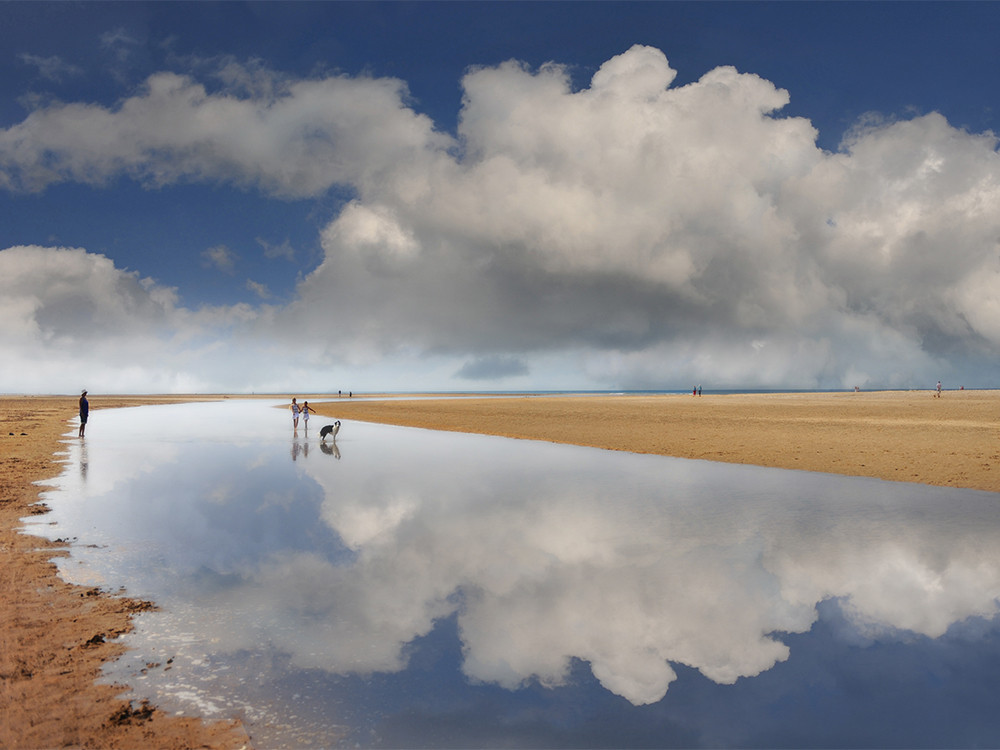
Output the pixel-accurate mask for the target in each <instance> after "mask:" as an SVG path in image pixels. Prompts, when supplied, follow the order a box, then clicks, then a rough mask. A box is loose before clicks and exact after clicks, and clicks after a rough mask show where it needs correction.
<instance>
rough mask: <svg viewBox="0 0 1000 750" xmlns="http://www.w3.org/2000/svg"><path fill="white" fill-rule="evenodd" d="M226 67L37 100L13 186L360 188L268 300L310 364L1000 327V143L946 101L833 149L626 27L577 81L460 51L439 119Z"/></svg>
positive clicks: (901, 351) (802, 365)
mask: <svg viewBox="0 0 1000 750" xmlns="http://www.w3.org/2000/svg"><path fill="white" fill-rule="evenodd" d="M226 73H227V79H226V80H227V82H228V85H227V86H224V87H222V88H221V89H219V90H214V91H213V90H209V89H208V88H206V87H205V85H203V84H202V83H199V82H197V81H195V80H193V79H191V78H190V77H186V76H181V75H177V74H173V73H161V74H157V75H155V76H153V77H151V78H150V79H149V80H148V82H147V85H146V88H145V89H144V90H143V91H142V92H140V93H138V94H137V95H135V96H133V97H131V98H130V99H127V100H125V101H123V102H122V103H120V104H119V105H118V106H117V107H115V108H104V107H99V106H97V105H88V104H53V105H50V106H47V107H43V108H40V109H38V110H36V111H34V112H32V113H31V114H30V115H29V116H28V118H27V119H25V120H24V121H23V122H22V123H20V124H18V125H16V126H14V127H11V128H9V129H8V130H6V131H3V132H0V185H3V186H5V187H6V188H8V189H18V190H42V189H44V188H45V186H46V185H49V184H51V183H53V182H56V181H62V180H76V181H82V182H87V183H91V184H102V183H103V182H104V181H106V180H109V179H111V178H113V177H115V176H118V175H121V174H126V175H130V176H132V177H134V178H135V179H139V180H141V181H143V182H144V183H148V184H151V185H166V184H169V183H172V182H176V181H182V180H208V181H213V182H223V183H232V184H235V185H238V186H241V187H243V188H248V187H249V188H252V189H257V190H261V191H264V192H267V193H269V194H273V195H274V196H276V197H288V196H299V197H301V196H321V195H323V194H324V193H325V192H326V191H328V190H329V189H330V188H331V187H333V186H339V187H340V188H347V189H348V190H349V192H350V193H351V194H352V195H353V196H354V198H353V200H351V201H349V202H348V203H347V204H346V206H345V207H344V209H343V210H342V211H341V212H340V213H339V215H338V216H337V217H336V218H335V219H334V220H333V221H332V222H331V223H330V224H329V225H328V226H327V227H326V228H325V229H324V230H323V232H322V245H323V249H324V253H325V255H324V260H323V262H322V264H321V265H320V266H319V267H318V268H317V269H316V270H315V271H314V272H312V273H311V274H310V275H309V276H308V277H307V278H305V279H304V280H303V281H302V283H301V285H300V287H299V295H298V299H297V300H296V301H295V302H294V303H292V304H290V305H289V306H287V307H286V308H284V309H280V310H275V311H274V314H273V315H272V314H268V315H267V316H264V317H265V318H266V320H264V321H263V322H262V321H261V320H258V321H257V322H256V323H255V325H256V326H258V330H257V331H256V332H255V335H262V336H267V337H269V338H270V339H272V340H277V341H280V340H281V339H282V338H283V337H284V336H287V335H288V334H289V332H291V331H295V332H298V333H299V334H300V335H301V337H302V338H301V340H302V341H305V342H308V343H306V344H303V345H302V346H301V347H300V349H299V353H300V355H301V357H302V358H304V360H306V361H308V362H310V363H311V364H313V365H318V366H322V365H324V364H330V363H333V362H346V363H349V364H350V363H354V364H361V363H364V364H366V365H369V366H373V367H375V366H377V364H378V363H379V362H380V361H383V358H386V357H391V358H393V361H394V362H398V361H400V359H401V358H402V359H410V360H412V361H423V362H425V363H426V362H428V361H430V360H434V361H436V362H437V363H438V364H437V365H435V367H436V368H437V369H436V370H435V372H436V376H437V377H441V376H442V374H443V376H444V378H445V380H447V379H448V376H449V375H451V374H458V375H459V376H462V377H464V376H466V375H468V374H469V373H479V372H480V371H481V368H480V367H477V366H476V363H480V362H483V361H506V362H513V363H514V364H515V365H516V366H514V367H509V368H505V369H504V370H502V371H501V370H498V371H497V372H498V373H500V374H499V375H498V380H497V381H496V382H500V380H501V379H502V376H503V375H506V377H508V378H512V379H515V380H519V381H520V382H522V383H524V384H525V385H527V384H529V383H531V382H533V381H534V382H535V384H537V385H541V386H559V385H567V384H568V385H573V386H579V385H583V384H592V385H598V386H605V387H628V386H633V387H638V386H645V387H649V386H664V385H667V386H669V385H682V384H687V383H690V382H698V381H704V382H710V383H715V384H720V385H723V384H731V385H744V386H746V385H761V386H802V387H825V386H831V387H849V386H852V385H870V386H912V385H919V384H924V383H928V382H932V381H933V380H936V379H937V378H939V377H942V376H945V377H948V376H952V377H956V378H957V377H961V378H963V379H965V380H968V381H970V382H973V383H974V381H975V380H976V379H977V378H979V379H980V380H982V379H983V377H984V375H985V373H986V372H987V370H986V367H987V363H988V362H989V361H990V359H991V358H992V357H994V356H995V355H996V353H997V351H998V348H1000V324H998V323H997V321H998V320H1000V317H998V315H997V312H998V309H1000V292H998V291H997V290H998V289H1000V286H998V281H1000V278H998V274H1000V261H998V251H1000V245H998V242H1000V214H998V213H997V211H996V210H995V206H996V205H997V198H998V197H1000V157H998V154H997V150H996V149H997V139H996V137H995V136H994V135H993V134H991V133H984V134H971V133H967V132H965V131H962V130H960V129H956V128H954V127H952V126H951V125H950V124H949V123H948V122H947V121H946V120H945V119H944V118H943V117H942V116H940V115H938V114H933V113H932V114H929V115H925V116H921V117H916V118H913V119H910V120H899V121H892V120H887V121H883V120H879V119H877V118H869V119H866V120H865V121H864V122H862V123H859V124H858V125H857V127H855V128H854V129H853V130H852V131H851V132H850V133H849V134H848V136H847V137H846V138H845V141H844V144H843V148H842V149H841V150H840V151H839V152H838V153H830V152H826V151H823V150H821V149H819V148H817V146H816V142H815V137H816V132H815V130H814V128H813V127H812V125H811V124H810V123H809V122H808V121H807V120H805V119H802V118H793V117H783V116H781V115H780V110H781V108H782V107H783V106H784V105H785V104H786V103H787V102H788V101H789V94H788V92H786V91H784V90H782V89H779V88H777V87H776V86H775V85H774V84H772V83H771V82H769V81H766V80H764V79H762V78H760V77H759V76H756V75H753V74H752V73H745V72H739V71H737V70H735V69H733V68H729V67H720V68H717V69H715V70H712V71H710V72H708V73H707V74H705V75H704V76H703V77H702V78H701V79H700V80H698V81H695V82H693V83H691V84H688V85H685V86H674V85H673V81H674V78H675V71H674V70H673V69H672V68H671V67H670V65H669V63H668V61H667V59H666V57H665V55H664V54H663V53H662V52H660V51H659V50H656V49H653V48H650V47H643V46H636V47H633V48H632V49H630V50H628V51H626V52H625V53H623V54H621V55H619V56H617V57H615V58H613V59H611V60H609V61H607V62H606V63H605V64H604V65H603V66H601V67H600V69H599V70H598V71H597V72H596V73H595V74H594V76H593V77H592V79H591V81H590V84H589V86H586V87H584V88H580V89H576V88H574V87H573V85H572V83H571V79H570V76H569V74H568V72H567V70H566V69H565V68H564V67H562V66H560V65H557V64H548V65H545V66H543V67H542V68H540V69H538V70H532V69H529V68H527V67H526V66H524V65H522V64H520V63H517V62H513V61H511V62H507V63H504V64H502V65H499V66H496V67H488V68H474V69H470V70H469V72H468V73H467V74H466V76H465V77H464V79H463V81H462V84H463V90H464V98H463V105H462V111H461V117H460V124H459V128H458V132H457V134H456V137H451V136H448V135H445V134H442V133H440V132H438V131H436V130H435V129H434V127H433V123H432V122H431V121H430V120H429V119H428V118H426V117H424V116H422V115H419V114H416V113H415V111H414V110H413V109H412V108H411V107H410V106H409V105H408V101H407V96H408V94H407V91H406V87H405V85H404V84H403V83H401V82H400V81H397V80H392V79H374V78H348V77H345V76H336V77H328V78H324V79H317V80H304V81H292V80H286V79H283V78H281V77H279V76H277V75H275V74H271V73H267V72H262V71H259V70H258V71H255V72H254V75H250V72H248V71H247V70H244V69H242V68H240V67H239V66H230V67H229V68H227V70H226ZM447 363H450V364H447ZM425 366H426V365H425ZM427 367H429V366H427ZM430 369H433V368H430ZM477 382H479V383H482V382H483V381H481V380H480V381H477ZM409 384H410V383H408V382H400V383H398V385H399V386H400V387H405V386H407V385H409ZM220 385H221V384H220ZM304 385H305V384H304ZM438 385H439V386H447V385H450V383H448V382H439V383H438Z"/></svg>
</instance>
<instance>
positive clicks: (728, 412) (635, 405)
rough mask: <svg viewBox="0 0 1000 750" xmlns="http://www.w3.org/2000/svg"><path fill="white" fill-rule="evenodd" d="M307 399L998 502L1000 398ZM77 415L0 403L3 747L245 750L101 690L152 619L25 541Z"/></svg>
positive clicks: (234, 740)
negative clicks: (129, 641)
mask: <svg viewBox="0 0 1000 750" xmlns="http://www.w3.org/2000/svg"><path fill="white" fill-rule="evenodd" d="M210 398H218V397H157V396H150V397H125V398H101V397H100V396H99V395H92V396H91V398H90V403H91V420H90V421H91V426H90V427H89V428H88V429H90V430H91V432H92V433H93V431H94V430H97V429H100V428H99V426H96V425H98V424H99V422H100V409H102V408H111V407H116V406H130V405H138V404H148V403H163V402H170V401H195V400H201V399H210ZM304 398H305V397H300V398H299V401H300V403H301V401H302V400H304ZM308 398H309V400H310V402H311V403H310V405H311V406H312V407H313V409H314V410H315V411H316V412H317V416H316V417H315V419H316V420H318V421H320V422H322V421H325V420H322V419H321V417H320V415H326V416H328V417H331V418H337V419H341V420H352V419H353V420H361V421H371V422H385V423H392V424H400V425H408V426H414V427H425V428H431V429H440V430H454V431H460V432H477V433H484V434H492V435H504V436H507V437H515V438H528V439H533V440H547V441H552V442H562V443H574V444H578V445H588V446H593V447H598V448H607V449H611V450H624V451H633V452H637V453H656V454H662V455H670V456H680V457H686V458H700V459H709V460H713V461H727V462H732V463H747V464H757V465H761V466H773V467H779V468H786V469H804V470H809V471H822V472H832V473H838V474H849V475H857V476H870V477H878V478H881V479H888V480H896V481H905V482H920V483H924V484H935V485H943V486H950V487H967V488H974V489H980V490H989V491H992V492H1000V443H998V438H1000V391H946V392H945V393H944V395H943V396H942V397H941V398H934V397H933V395H932V393H931V392H930V391H921V392H878V393H836V394H774V395H770V394H769V395H725V396H719V395H711V394H708V395H705V396H702V397H694V396H690V395H683V396H675V395H669V396H608V397H603V396H602V397H592V396H588V397H546V396H524V397H513V398H488V399H487V398H467V399H426V400H416V401H406V400H403V399H398V398H388V399H383V400H378V401H366V400H362V399H358V398H353V399H349V398H341V399H335V400H333V401H326V402H323V401H322V400H321V397H319V396H311V397H308ZM76 412H77V399H76V398H70V397H7V398H0V451H2V452H0V457H2V463H0V552H2V555H0V747H4V748H48V747H82V746H85V747H109V748H138V747H142V748H147V747H148V748H196V747H210V748H231V747H241V746H245V745H249V744H250V743H249V740H248V737H247V735H246V733H245V731H244V730H243V728H242V726H241V725H240V724H239V723H238V722H220V723H215V724H207V723H203V722H202V721H200V720H197V719H194V718H185V717H177V716H170V715H167V714H165V713H164V712H162V711H160V710H158V709H156V708H155V707H153V706H149V705H138V706H136V705H130V704H129V703H127V702H126V701H123V700H121V699H119V698H118V697H117V695H118V694H119V692H120V691H119V690H116V689H115V688H113V687H111V686H107V685H97V684H95V682H94V680H95V679H96V678H97V677H98V676H99V674H100V668H101V664H102V663H103V662H105V661H107V660H109V659H114V658H115V657H116V656H118V655H119V654H120V653H121V649H122V647H121V645H120V644H118V643H116V642H114V640H113V639H114V638H115V637H116V636H117V635H119V634H121V633H124V632H127V631H128V630H129V629H130V628H131V615H132V613H134V612H137V611H141V610H144V609H148V608H150V607H151V606H153V605H152V604H150V603H148V602H142V601H136V600H133V599H128V598H124V597H121V596H116V595H113V594H111V593H108V592H104V591H100V590H97V589H93V588H88V587H81V586H73V585H70V584H67V583H65V582H63V581H62V579H60V578H59V576H58V574H57V572H56V568H55V566H54V565H53V564H52V563H51V562H50V560H51V559H52V558H54V557H57V556H60V555H65V554H67V552H66V545H64V544H59V543H50V542H48V541H46V540H44V539H40V538H38V537H32V536H28V535H26V534H23V533H20V532H19V531H18V529H19V526H20V521H19V519H20V518H22V517H24V516H28V515H32V514H36V513H43V512H44V508H42V507H40V506H38V505H35V503H36V502H37V500H38V492H39V490H40V489H42V488H40V487H39V486H37V485H34V484H32V482H35V481H39V480H45V479H50V478H53V477H55V476H57V475H58V474H59V473H60V467H59V465H58V463H57V457H56V456H54V454H55V453H56V452H57V451H58V450H59V448H60V443H59V441H60V439H61V436H63V435H64V434H65V433H67V432H68V431H70V430H71V429H73V425H72V424H70V420H72V418H73V417H74V416H75V415H76ZM314 424H315V423H314ZM349 430H350V428H349V425H345V427H344V429H343V430H342V432H341V438H342V439H343V438H344V437H346V435H348V434H349ZM74 431H75V430H74ZM71 439H76V438H71ZM998 500H1000V498H998Z"/></svg>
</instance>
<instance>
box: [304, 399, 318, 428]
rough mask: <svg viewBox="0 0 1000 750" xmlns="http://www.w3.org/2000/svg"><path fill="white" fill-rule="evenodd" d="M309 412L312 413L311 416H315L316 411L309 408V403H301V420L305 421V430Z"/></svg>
mask: <svg viewBox="0 0 1000 750" xmlns="http://www.w3.org/2000/svg"><path fill="white" fill-rule="evenodd" d="M309 412H312V413H313V414H315V413H316V410H315V409H313V408H312V407H311V406H309V402H308V401H303V402H302V419H304V420H305V428H306V429H307V430H308V429H309Z"/></svg>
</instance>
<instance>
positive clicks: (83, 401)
mask: <svg viewBox="0 0 1000 750" xmlns="http://www.w3.org/2000/svg"><path fill="white" fill-rule="evenodd" d="M89 416H90V402H89V401H88V400H87V391H86V389H84V391H83V393H81V394H80V437H83V433H84V431H85V430H86V429H87V417H89Z"/></svg>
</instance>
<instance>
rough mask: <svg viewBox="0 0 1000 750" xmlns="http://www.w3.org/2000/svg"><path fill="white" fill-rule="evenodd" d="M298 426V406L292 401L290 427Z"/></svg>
mask: <svg viewBox="0 0 1000 750" xmlns="http://www.w3.org/2000/svg"><path fill="white" fill-rule="evenodd" d="M298 426H299V405H298V404H297V403H295V399H294V398H293V399H292V427H298Z"/></svg>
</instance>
